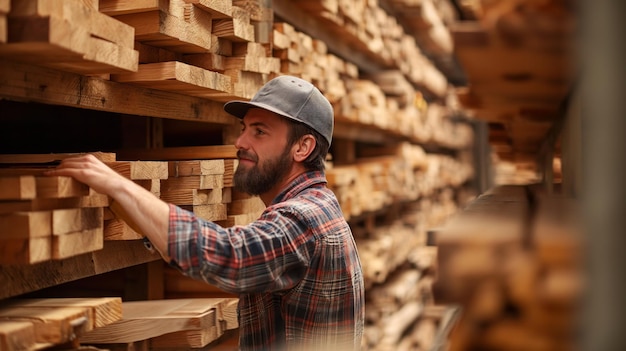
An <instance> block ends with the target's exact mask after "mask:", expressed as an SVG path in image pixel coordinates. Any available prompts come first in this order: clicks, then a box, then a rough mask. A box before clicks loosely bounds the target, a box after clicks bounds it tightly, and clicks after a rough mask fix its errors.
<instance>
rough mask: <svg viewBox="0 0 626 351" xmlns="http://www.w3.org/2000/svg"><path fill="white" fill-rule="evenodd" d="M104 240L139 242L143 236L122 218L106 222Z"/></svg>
mask: <svg viewBox="0 0 626 351" xmlns="http://www.w3.org/2000/svg"><path fill="white" fill-rule="evenodd" d="M103 238H104V240H138V239H142V238H143V236H142V235H141V234H140V233H138V232H137V231H136V230H134V229H133V228H132V227H131V226H130V225H129V224H128V223H127V222H125V221H124V220H123V219H120V218H114V219H108V220H106V221H104V232H103Z"/></svg>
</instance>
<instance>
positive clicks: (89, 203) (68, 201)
mask: <svg viewBox="0 0 626 351" xmlns="http://www.w3.org/2000/svg"><path fill="white" fill-rule="evenodd" d="M107 206H109V198H108V197H107V196H106V195H102V194H93V195H89V196H77V197H66V198H35V199H32V200H23V201H0V213H1V214H8V213H13V212H30V211H52V210H57V209H62V208H79V207H107Z"/></svg>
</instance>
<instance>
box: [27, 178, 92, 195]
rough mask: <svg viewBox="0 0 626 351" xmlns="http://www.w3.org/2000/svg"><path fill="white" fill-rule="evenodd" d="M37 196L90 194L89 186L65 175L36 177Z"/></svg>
mask: <svg viewBox="0 0 626 351" xmlns="http://www.w3.org/2000/svg"><path fill="white" fill-rule="evenodd" d="M36 184H37V198H66V197H77V196H88V195H89V187H88V186H87V185H85V184H84V183H81V182H79V181H77V180H75V179H74V178H71V177H65V176H53V177H46V176H38V177H36Z"/></svg>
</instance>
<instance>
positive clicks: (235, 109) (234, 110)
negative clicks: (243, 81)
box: [224, 100, 298, 121]
mask: <svg viewBox="0 0 626 351" xmlns="http://www.w3.org/2000/svg"><path fill="white" fill-rule="evenodd" d="M255 107H256V108H262V109H264V110H267V111H270V112H274V113H276V114H279V115H281V116H284V117H287V118H290V119H293V120H296V121H297V120H298V119H297V118H295V117H293V116H290V115H289V114H287V113H286V112H284V111H281V110H279V109H277V108H275V107H272V106H270V105H267V104H264V103H260V102H250V101H239V100H235V101H229V102H227V103H226V104H224V111H226V112H228V113H230V114H231V115H233V116H235V117H237V118H241V119H242V118H243V117H244V116H245V115H246V113H248V110H249V109H251V108H255Z"/></svg>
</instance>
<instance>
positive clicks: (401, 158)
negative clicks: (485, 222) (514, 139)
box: [326, 143, 473, 218]
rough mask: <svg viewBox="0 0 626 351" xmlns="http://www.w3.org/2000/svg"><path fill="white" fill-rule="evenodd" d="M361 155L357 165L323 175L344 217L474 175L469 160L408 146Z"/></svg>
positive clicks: (457, 183) (363, 151)
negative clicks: (336, 198) (335, 196)
mask: <svg viewBox="0 0 626 351" xmlns="http://www.w3.org/2000/svg"><path fill="white" fill-rule="evenodd" d="M360 156H361V158H360V159H359V161H358V162H357V163H356V164H350V165H338V166H334V167H332V168H329V169H328V170H327V172H326V176H327V178H328V184H329V187H330V188H331V189H332V190H333V191H334V192H335V194H337V197H338V199H339V201H340V203H341V204H342V209H343V210H344V215H345V216H346V217H347V218H350V217H351V216H358V215H360V214H361V213H364V212H368V211H376V210H379V209H382V208H384V206H386V205H388V204H390V203H393V202H397V201H412V200H416V199H418V198H419V197H420V196H426V195H430V194H433V193H435V192H436V191H439V190H441V189H445V188H456V187H459V186H460V185H461V184H463V183H464V182H466V181H467V180H468V179H469V178H470V177H471V175H472V173H473V171H472V166H471V163H470V162H469V160H462V159H455V158H453V157H451V156H445V155H438V154H427V153H425V152H424V150H423V149H422V148H421V147H420V146H417V145H412V144H409V143H400V144H398V145H396V146H392V147H386V148H385V147H379V148H371V149H368V148H362V149H361V150H360Z"/></svg>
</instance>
